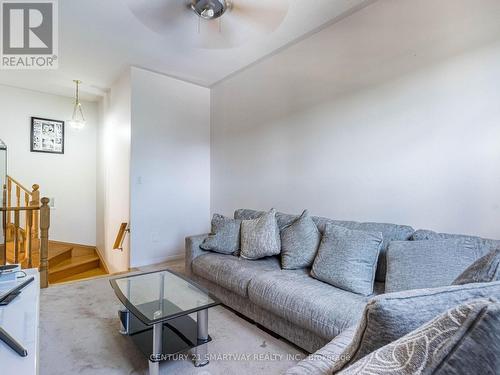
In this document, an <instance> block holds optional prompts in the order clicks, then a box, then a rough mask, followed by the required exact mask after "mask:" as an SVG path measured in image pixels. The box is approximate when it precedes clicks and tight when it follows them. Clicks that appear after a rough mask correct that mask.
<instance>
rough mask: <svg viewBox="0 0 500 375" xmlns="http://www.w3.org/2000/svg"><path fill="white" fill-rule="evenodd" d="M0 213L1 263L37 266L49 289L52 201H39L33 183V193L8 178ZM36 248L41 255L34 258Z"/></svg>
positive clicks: (36, 189)
mask: <svg viewBox="0 0 500 375" xmlns="http://www.w3.org/2000/svg"><path fill="white" fill-rule="evenodd" d="M0 214H1V217H2V218H3V231H4V242H3V244H0V264H5V263H7V262H15V263H20V264H21V265H22V267H23V268H26V267H29V268H32V267H38V268H39V272H40V286H41V287H42V288H46V287H47V286H48V281H49V277H48V276H49V275H48V256H49V228H50V207H49V199H48V198H42V199H40V186H39V185H37V184H34V185H33V186H32V190H31V191H30V190H28V189H27V188H26V187H24V186H23V185H21V184H20V183H19V182H18V181H16V180H15V179H13V178H12V177H10V176H7V180H6V184H5V185H4V186H3V202H2V205H1V206H0ZM34 249H36V251H37V252H38V255H39V256H36V257H35V258H34V255H33V254H34ZM12 252H13V254H12ZM34 259H35V261H34ZM38 261H39V262H38ZM35 262H36V263H35Z"/></svg>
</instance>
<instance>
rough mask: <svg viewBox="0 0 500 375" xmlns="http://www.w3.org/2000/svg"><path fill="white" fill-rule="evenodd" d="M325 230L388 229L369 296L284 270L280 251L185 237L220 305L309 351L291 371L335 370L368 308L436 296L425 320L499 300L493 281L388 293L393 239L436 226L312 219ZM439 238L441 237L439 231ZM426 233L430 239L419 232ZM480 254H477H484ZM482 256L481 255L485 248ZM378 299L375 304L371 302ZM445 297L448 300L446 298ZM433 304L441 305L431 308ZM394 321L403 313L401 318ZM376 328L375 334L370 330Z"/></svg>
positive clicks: (250, 215)
mask: <svg viewBox="0 0 500 375" xmlns="http://www.w3.org/2000/svg"><path fill="white" fill-rule="evenodd" d="M261 214H262V212H260V211H254V210H247V209H240V210H237V211H236V212H235V214H234V218H235V219H241V220H248V219H255V218H257V217H259V216H260V215H261ZM276 218H277V222H278V226H279V227H280V228H283V227H285V226H286V225H287V224H289V223H291V222H292V221H293V220H295V219H296V218H297V216H296V215H288V214H282V213H278V214H277V216H276ZM312 218H313V220H314V222H315V224H316V225H317V227H318V229H319V230H320V232H323V230H324V228H325V225H326V224H327V223H333V224H335V225H339V226H343V227H346V228H349V229H357V230H366V231H377V232H381V233H382V234H383V238H384V242H383V246H382V251H381V255H380V257H379V263H378V266H377V275H376V282H375V288H374V289H375V292H374V294H373V295H372V296H368V297H365V296H362V295H358V294H354V293H351V292H348V291H345V290H342V289H338V288H336V287H334V286H331V285H329V284H327V283H324V282H321V281H318V280H316V279H314V278H312V277H311V276H310V270H309V269H301V270H282V269H281V267H280V259H279V257H269V258H265V259H261V260H245V259H242V258H240V257H237V256H233V255H223V254H217V253H213V252H209V251H205V250H202V249H201V248H200V245H201V244H202V242H203V241H204V239H205V238H206V237H207V235H198V236H192V237H188V238H186V258H185V259H186V272H187V273H188V274H189V275H190V276H191V277H192V278H193V279H194V280H195V281H197V282H198V283H199V284H201V285H203V286H204V287H206V288H207V289H209V290H210V291H211V292H212V293H213V294H214V295H215V296H217V297H218V298H219V299H220V300H221V301H222V303H224V304H225V305H227V306H229V307H231V308H232V309H234V310H236V311H238V312H239V313H241V314H243V315H245V316H246V317H248V318H250V319H252V320H253V321H255V322H256V323H258V324H260V325H262V326H264V327H265V328H267V329H269V330H271V331H273V332H275V333H276V334H278V335H280V336H282V337H284V338H286V339H287V340H289V341H291V342H292V343H294V344H296V345H297V346H299V347H301V348H303V349H304V350H305V351H307V352H309V353H315V352H316V355H314V356H311V357H309V358H307V359H306V360H304V361H302V362H301V363H299V364H298V365H297V366H296V367H294V368H293V369H290V370H289V372H288V373H289V374H296V375H298V374H301V375H304V374H314V375H319V374H328V373H332V369H333V368H335V366H336V363H335V357H336V356H338V355H340V354H341V352H342V350H343V349H345V347H346V346H347V345H348V344H349V342H351V341H352V340H353V337H354V334H355V332H356V329H355V328H356V327H357V326H358V325H360V324H362V322H363V320H366V319H367V316H366V313H364V312H365V308H367V305H368V304H369V303H370V304H373V303H375V305H377V306H378V305H380V304H382V305H383V304H384V303H386V302H388V301H389V302H390V304H394V303H395V304H396V305H397V304H398V303H399V302H401V306H404V301H405V298H408V297H412V298H413V297H415V296H417V297H418V296H419V295H422V296H429V295H431V298H435V299H436V301H437V300H440V301H441V302H440V303H436V304H435V307H434V308H433V307H432V306H430V307H428V308H427V309H426V312H425V313H422V314H421V320H422V322H421V323H424V322H426V321H427V320H429V319H431V318H433V317H434V316H435V315H437V314H439V313H441V312H442V311H445V310H446V309H447V308H451V307H454V306H455V305H456V304H457V303H460V302H463V301H466V300H467V299H469V298H471V297H474V298H477V297H486V298H489V297H492V296H494V297H496V298H498V299H500V282H493V283H489V284H491V285H484V284H476V285H472V284H469V285H465V286H445V287H439V288H432V289H419V290H411V291H401V292H396V293H384V292H385V276H386V256H385V255H386V251H387V248H388V246H389V244H390V242H391V241H411V240H412V239H417V238H418V236H419V235H420V236H427V237H429V236H432V233H434V232H426V231H417V232H415V230H414V229H413V228H412V227H410V226H406V225H397V224H385V223H359V222H353V221H339V220H331V219H327V218H322V217H312ZM436 236H443V235H438V234H436ZM471 238H473V239H474V240H475V241H479V242H481V243H480V245H482V246H483V249H482V251H481V253H485V252H486V251H488V250H489V249H490V248H492V247H494V246H498V245H499V244H500V242H497V241H493V242H488V241H492V240H483V239H480V240H477V237H471ZM418 239H422V240H423V239H427V238H418ZM479 255H481V254H477V256H479ZM482 255H484V254H482ZM373 301H375V302H373ZM443 301H444V302H443ZM434 309H437V310H436V311H434ZM397 313H398V311H396V315H395V316H396V317H395V318H394V319H396V320H398V319H400V320H401V319H402V320H401V322H402V323H401V324H403V325H404V319H403V318H402V315H401V316H399V317H398V316H397ZM414 325H415V322H413V323H412V324H408V326H407V327H403V328H401V335H405V334H406V333H408V332H410V331H411V330H413V329H415V328H416V327H414ZM372 334H375V335H376V333H373V332H372Z"/></svg>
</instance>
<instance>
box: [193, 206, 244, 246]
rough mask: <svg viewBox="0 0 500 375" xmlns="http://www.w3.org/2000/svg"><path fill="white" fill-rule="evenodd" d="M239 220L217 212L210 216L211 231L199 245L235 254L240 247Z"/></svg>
mask: <svg viewBox="0 0 500 375" xmlns="http://www.w3.org/2000/svg"><path fill="white" fill-rule="evenodd" d="M240 226H241V220H236V219H231V218H229V217H225V216H222V215H219V214H214V216H213V217H212V232H211V234H209V235H208V237H207V238H205V240H204V241H203V243H202V244H201V245H200V247H201V248H202V249H203V250H208V251H214V252H216V253H221V254H236V253H238V251H239V249H240Z"/></svg>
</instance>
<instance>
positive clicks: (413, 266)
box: [385, 238, 480, 293]
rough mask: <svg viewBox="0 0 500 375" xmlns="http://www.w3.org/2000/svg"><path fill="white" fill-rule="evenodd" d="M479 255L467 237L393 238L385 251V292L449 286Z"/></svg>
mask: <svg viewBox="0 0 500 375" xmlns="http://www.w3.org/2000/svg"><path fill="white" fill-rule="evenodd" d="M479 257H480V253H479V251H478V248H477V247H476V246H475V244H474V243H472V242H471V241H469V240H467V239H460V238H458V239H450V240H429V241H393V242H391V243H390V245H389V249H388V250H387V276H386V282H385V292H386V293H391V292H399V291H401V290H409V289H419V288H433V287H438V286H445V285H451V283H452V282H453V280H455V279H456V278H457V276H458V275H460V274H461V273H462V272H463V271H464V270H465V269H466V268H467V267H468V266H469V265H470V264H471V263H472V262H474V261H476V260H477V259H478V258H479Z"/></svg>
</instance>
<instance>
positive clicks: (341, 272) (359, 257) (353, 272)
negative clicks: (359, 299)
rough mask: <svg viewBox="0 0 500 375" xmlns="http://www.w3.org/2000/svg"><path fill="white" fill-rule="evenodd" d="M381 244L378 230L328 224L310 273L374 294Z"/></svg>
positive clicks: (348, 288) (332, 283)
mask: <svg viewBox="0 0 500 375" xmlns="http://www.w3.org/2000/svg"><path fill="white" fill-rule="evenodd" d="M381 245H382V233H380V232H365V231H361V230H352V229H347V228H344V227H341V226H338V225H332V224H328V225H327V226H326V229H325V232H324V233H323V238H322V239H321V245H320V247H319V250H318V255H316V259H315V260H314V264H313V267H312V271H311V276H313V277H314V278H316V279H318V280H321V281H324V282H326V283H328V284H331V285H333V286H335V287H337V288H340V289H344V290H347V291H349V292H353V293H358V294H362V295H364V296H369V295H371V294H372V293H373V283H374V280H375V271H376V268H377V260H378V255H379V252H380V246H381Z"/></svg>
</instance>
